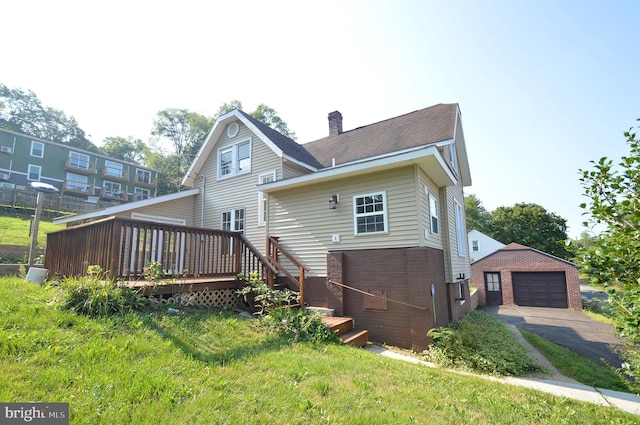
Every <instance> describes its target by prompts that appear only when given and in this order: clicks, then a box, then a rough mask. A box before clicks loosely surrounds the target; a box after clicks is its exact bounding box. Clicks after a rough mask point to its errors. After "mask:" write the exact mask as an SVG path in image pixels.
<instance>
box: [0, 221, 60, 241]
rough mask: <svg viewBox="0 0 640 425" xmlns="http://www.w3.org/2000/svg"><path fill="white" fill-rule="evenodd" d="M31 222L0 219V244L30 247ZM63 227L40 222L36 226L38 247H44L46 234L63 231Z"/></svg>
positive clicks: (48, 222)
mask: <svg viewBox="0 0 640 425" xmlns="http://www.w3.org/2000/svg"><path fill="white" fill-rule="evenodd" d="M30 222H31V220H30V219H28V218H18V217H6V216H5V217H0V244H2V245H30V244H31V236H29V226H30ZM64 227H65V226H64V225H57V226H56V225H54V224H53V223H51V222H50V221H46V220H40V224H39V226H38V245H44V244H45V242H46V240H47V235H46V233H47V232H51V231H54V230H59V229H64Z"/></svg>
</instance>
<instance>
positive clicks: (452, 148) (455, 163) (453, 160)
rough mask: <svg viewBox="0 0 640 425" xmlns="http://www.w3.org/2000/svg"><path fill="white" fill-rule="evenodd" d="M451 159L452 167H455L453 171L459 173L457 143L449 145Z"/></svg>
mask: <svg viewBox="0 0 640 425" xmlns="http://www.w3.org/2000/svg"><path fill="white" fill-rule="evenodd" d="M449 157H450V158H451V165H452V166H453V169H454V170H455V171H456V172H458V155H457V154H456V145H455V143H452V144H450V145H449Z"/></svg>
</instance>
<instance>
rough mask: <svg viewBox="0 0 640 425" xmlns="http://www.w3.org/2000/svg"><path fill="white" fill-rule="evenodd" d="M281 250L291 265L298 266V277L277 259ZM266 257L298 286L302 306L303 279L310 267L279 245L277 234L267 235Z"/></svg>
mask: <svg viewBox="0 0 640 425" xmlns="http://www.w3.org/2000/svg"><path fill="white" fill-rule="evenodd" d="M279 252H281V253H283V254H284V256H285V257H287V259H288V260H289V261H291V262H292V263H293V265H295V266H297V267H298V273H299V278H298V279H296V278H295V277H294V276H293V275H292V274H291V273H290V272H289V271H288V270H287V269H285V268H284V267H283V266H282V264H280V262H279V261H278V253H279ZM267 253H268V254H267V258H268V260H269V261H270V262H271V263H272V264H273V266H274V267H276V268H277V269H278V271H279V272H280V273H283V274H284V275H285V276H287V277H288V278H289V279H290V280H291V281H292V282H293V283H294V284H295V285H297V286H298V289H299V292H300V305H301V306H304V305H305V303H304V283H305V282H304V281H305V272H308V271H309V270H310V269H309V268H308V267H307V266H305V265H304V264H302V262H301V261H300V260H298V259H297V258H295V257H294V256H293V255H292V254H291V253H290V252H289V251H287V249H286V248H285V247H283V246H282V245H280V242H278V237H277V236H269V237H267Z"/></svg>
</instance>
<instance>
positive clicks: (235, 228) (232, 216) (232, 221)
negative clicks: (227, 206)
mask: <svg viewBox="0 0 640 425" xmlns="http://www.w3.org/2000/svg"><path fill="white" fill-rule="evenodd" d="M221 227H222V230H227V231H231V232H240V233H244V209H237V210H231V211H225V212H223V213H222V226H221Z"/></svg>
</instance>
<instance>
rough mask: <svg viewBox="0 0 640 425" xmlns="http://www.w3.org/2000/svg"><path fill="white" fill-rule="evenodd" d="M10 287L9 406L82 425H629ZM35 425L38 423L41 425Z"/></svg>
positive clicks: (2, 356) (224, 319) (255, 332)
mask: <svg viewBox="0 0 640 425" xmlns="http://www.w3.org/2000/svg"><path fill="white" fill-rule="evenodd" d="M58 291H59V289H58V288H56V287H52V286H41V285H33V284H31V283H29V282H24V281H23V280H20V279H16V278H6V277H5V278H0V317H2V320H0V376H2V385H0V400H2V401H4V402H21V401H24V400H62V401H65V400H68V401H70V406H69V407H70V409H71V410H70V414H71V420H70V423H72V424H92V425H93V424H97V425H102V424H136V425H156V424H163V425H178V424H185V423H189V424H192V425H200V424H203V425H204V424H250V423H251V424H274V425H279V424H327V423H331V424H410V423H418V424H429V425H445V424H453V423H455V424H458V423H459V424H463V423H470V422H473V424H474V425H485V424H487V425H488V424H492V425H493V424H532V423H535V424H572V425H574V424H608V425H609V424H630V423H637V420H638V418H637V416H636V415H633V414H631V413H626V412H623V411H621V410H618V409H614V408H610V407H605V406H599V405H596V404H591V403H584V402H579V401H575V400H570V399H568V398H566V397H555V396H553V395H551V394H545V393H543V392H540V391H537V390H533V389H526V388H519V387H516V386H513V385H505V384H504V383H501V382H492V381H488V380H486V379H482V378H478V377H474V376H467V375H460V374H454V373H450V372H447V371H444V370H439V369H434V368H427V367H424V366H422V365H416V364H410V363H405V362H401V361H397V360H394V359H389V358H385V357H381V356H379V355H377V354H374V353H371V352H368V351H367V350H354V349H352V348H350V347H344V346H342V345H340V344H322V345H317V344H309V343H294V344H292V343H288V342H286V341H284V340H283V339H282V338H277V337H275V336H274V335H273V334H272V333H270V332H263V331H262V329H261V328H259V327H257V326H256V321H255V320H246V319H243V318H241V317H239V316H238V315H237V314H235V313H233V312H230V311H218V310H210V309H182V310H181V313H180V314H167V313H165V312H164V311H160V310H158V311H144V312H140V313H131V314H126V315H117V316H108V317H101V318H99V319H92V318H89V317H86V316H83V315H76V314H74V313H72V312H70V311H67V310H62V309H58V308H54V307H53V306H52V305H51V303H52V300H53V299H54V297H55V296H56V294H57V293H58ZM34 422H35V421H34Z"/></svg>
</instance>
